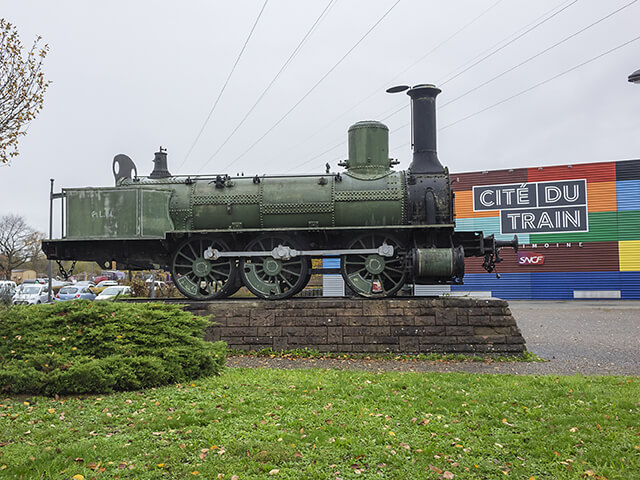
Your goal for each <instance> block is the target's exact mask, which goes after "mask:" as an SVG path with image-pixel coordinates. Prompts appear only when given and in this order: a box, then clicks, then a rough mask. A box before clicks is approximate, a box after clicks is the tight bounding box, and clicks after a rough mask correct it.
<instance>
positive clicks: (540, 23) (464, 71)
mask: <svg viewBox="0 0 640 480" xmlns="http://www.w3.org/2000/svg"><path fill="white" fill-rule="evenodd" d="M577 2H578V0H573V2H571V3H570V4H569V5H566V6H564V7H562V8H561V9H560V10H558V11H557V12H555V13H553V14H552V15H550V16H549V17H547V18H545V19H544V20H542V21H540V22H538V23H536V24H535V25H534V26H533V27H531V28H529V29H527V30H525V31H524V32H522V33H521V34H520V35H518V36H517V37H516V38H514V39H512V40H510V41H509V42H507V43H505V44H504V45H502V46H501V47H499V48H497V49H496V50H494V51H493V52H491V53H489V54H487V55H485V56H484V57H482V58H481V59H480V60H478V61H477V62H474V63H472V64H471V65H469V66H468V67H467V68H465V69H464V70H462V71H461V72H458V73H456V74H455V75H454V76H452V77H450V78H448V79H447V80H445V81H443V82H442V83H440V86H443V85H446V84H447V83H449V82H450V81H451V80H453V79H455V78H458V77H459V76H460V75H462V74H463V73H466V72H468V71H469V70H471V69H472V68H473V67H475V66H476V65H478V64H480V63H482V62H484V61H485V60H487V59H488V58H490V57H492V56H493V55H495V54H496V53H498V52H499V51H501V50H503V49H504V48H506V47H508V46H509V45H511V44H512V43H513V42H515V41H517V40H519V39H520V38H522V37H524V36H525V35H526V34H528V33H530V32H532V31H533V30H535V29H536V28H538V27H539V26H541V25H543V24H545V23H546V22H548V21H549V20H551V19H552V18H554V17H555V16H556V15H559V14H560V13H562V12H564V11H565V10H566V9H567V8H569V7H571V6H573V5H575V4H576V3H577Z"/></svg>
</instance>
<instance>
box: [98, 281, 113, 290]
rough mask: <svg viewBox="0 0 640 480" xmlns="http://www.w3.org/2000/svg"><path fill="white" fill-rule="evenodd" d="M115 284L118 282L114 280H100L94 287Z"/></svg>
mask: <svg viewBox="0 0 640 480" xmlns="http://www.w3.org/2000/svg"><path fill="white" fill-rule="evenodd" d="M116 285H118V282H116V281H115V280H102V281H101V282H100V283H98V285H96V288H102V287H115V286H116Z"/></svg>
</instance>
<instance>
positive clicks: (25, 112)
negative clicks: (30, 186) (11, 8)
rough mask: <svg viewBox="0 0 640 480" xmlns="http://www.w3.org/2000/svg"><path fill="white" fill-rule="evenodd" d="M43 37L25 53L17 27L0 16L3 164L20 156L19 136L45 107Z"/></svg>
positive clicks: (0, 160) (0, 154)
mask: <svg viewBox="0 0 640 480" xmlns="http://www.w3.org/2000/svg"><path fill="white" fill-rule="evenodd" d="M40 40H42V37H37V38H36V39H35V41H34V42H33V45H32V46H31V49H30V50H29V51H28V52H26V51H25V52H23V48H22V43H21V42H20V36H19V35H18V31H17V30H16V28H15V26H14V25H12V24H11V23H9V22H7V21H6V20H5V19H4V18H0V165H2V164H6V163H9V161H10V160H11V158H12V157H15V156H16V155H18V139H19V138H20V137H21V136H22V135H26V131H25V127H26V126H27V125H28V124H29V122H30V121H31V120H33V119H34V118H35V117H36V115H37V114H38V112H40V110H41V109H42V103H43V101H44V92H45V91H46V90H47V87H48V86H49V83H51V82H49V81H45V79H44V73H42V62H43V61H44V58H45V57H46V56H47V53H48V52H49V46H48V45H46V44H45V45H44V46H42V47H39V43H40ZM25 53H26V58H25Z"/></svg>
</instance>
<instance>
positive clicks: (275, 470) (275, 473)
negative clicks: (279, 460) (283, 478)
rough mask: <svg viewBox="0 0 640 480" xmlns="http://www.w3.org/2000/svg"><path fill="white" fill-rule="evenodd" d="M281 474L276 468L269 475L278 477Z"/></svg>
mask: <svg viewBox="0 0 640 480" xmlns="http://www.w3.org/2000/svg"><path fill="white" fill-rule="evenodd" d="M279 473H280V470H278V469H277V468H274V469H273V470H271V471H270V472H269V475H277V474H279Z"/></svg>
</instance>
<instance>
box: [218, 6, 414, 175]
mask: <svg viewBox="0 0 640 480" xmlns="http://www.w3.org/2000/svg"><path fill="white" fill-rule="evenodd" d="M400 1H401V0H397V1H396V2H395V3H394V4H393V5H392V6H391V8H389V9H388V10H387V11H386V12H385V13H384V14H383V15H382V17H380V18H379V19H378V21H376V23H374V24H373V26H372V27H371V28H369V30H367V32H366V33H365V34H364V35H363V36H362V37H361V38H360V40H358V41H357V42H356V43H355V44H354V45H353V46H352V47H351V48H350V49H349V50H348V51H347V53H345V54H344V55H343V56H342V58H341V59H340V60H338V62H337V63H336V64H335V65H333V67H331V68H330V69H329V71H328V72H327V73H325V74H324V75H323V76H322V78H320V80H318V81H317V82H316V83H315V85H314V86H313V87H311V89H310V90H309V91H308V92H307V93H305V94H304V95H303V96H302V98H301V99H300V100H298V102H297V103H296V104H295V105H294V106H293V107H291V108H290V109H289V111H287V113H285V114H284V115H283V116H282V117H280V119H279V120H278V121H277V122H276V123H274V124H273V125H272V126H271V128H269V129H268V130H267V131H266V132H265V133H264V134H263V135H262V136H261V137H260V138H258V139H257V140H256V141H255V142H253V143H252V144H251V145H250V146H249V148H247V149H246V150H245V151H244V152H242V153H241V154H240V155H239V156H237V157H236V158H235V159H233V160H232V161H231V162H230V163H229V164H228V165H227V166H226V167H224V170H226V169H227V168H229V167H230V166H231V165H233V164H234V163H235V162H237V161H238V160H240V159H241V158H242V157H244V156H245V155H246V154H247V153H249V152H250V151H251V150H252V149H253V147H255V146H256V145H257V144H258V143H260V142H261V141H262V139H263V138H264V137H266V136H267V135H268V134H269V133H271V132H272V131H273V130H274V129H275V128H276V127H277V126H278V125H280V123H282V121H283V120H284V119H285V118H287V117H288V116H289V115H290V114H291V112H293V111H294V110H295V109H296V108H297V107H298V105H300V104H301V103H302V102H303V101H304V100H305V99H306V98H307V97H308V96H309V95H311V92H313V91H314V90H315V89H316V88H317V87H318V86H319V85H320V84H321V83H322V82H323V81H324V80H325V79H326V78H327V77H328V76H329V75H330V74H331V73H332V72H333V71H334V70H335V69H336V68H338V65H340V64H341V63H342V62H343V61H344V60H345V59H346V58H347V57H348V56H349V54H350V53H351V52H353V51H354V50H355V49H356V47H357V46H358V45H360V43H362V41H363V40H364V39H365V38H367V36H369V34H370V33H371V32H372V31H373V30H374V29H375V28H376V27H377V26H378V25H379V24H380V22H382V20H384V19H385V18H386V17H387V15H389V13H391V11H392V10H393V9H394V8H395V7H396V5H398V4H399V3H400Z"/></svg>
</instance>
